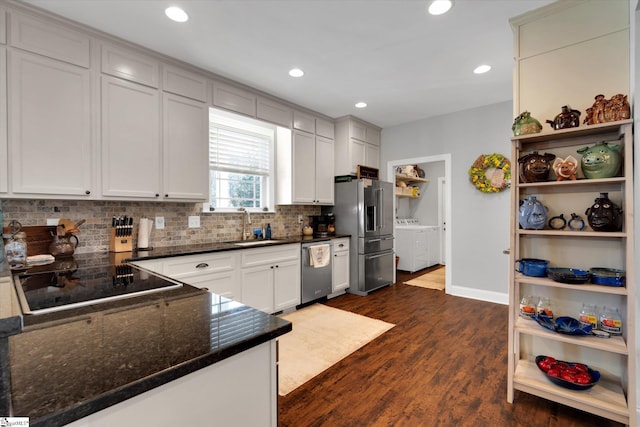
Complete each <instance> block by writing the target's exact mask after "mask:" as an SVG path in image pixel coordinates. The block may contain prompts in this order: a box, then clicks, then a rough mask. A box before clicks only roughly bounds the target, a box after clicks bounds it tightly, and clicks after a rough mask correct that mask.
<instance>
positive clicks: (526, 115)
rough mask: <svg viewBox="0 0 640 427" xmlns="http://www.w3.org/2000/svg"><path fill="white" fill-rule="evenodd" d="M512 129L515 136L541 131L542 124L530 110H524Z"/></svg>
mask: <svg viewBox="0 0 640 427" xmlns="http://www.w3.org/2000/svg"><path fill="white" fill-rule="evenodd" d="M511 130H512V131H513V136H518V135H529V134H532V133H540V131H541V130H542V125H541V124H540V122H539V121H538V120H536V119H535V118H533V117H531V113H530V112H528V111H524V112H523V113H521V114H520V115H519V116H518V117H516V118H515V119H514V121H513V125H512V126H511Z"/></svg>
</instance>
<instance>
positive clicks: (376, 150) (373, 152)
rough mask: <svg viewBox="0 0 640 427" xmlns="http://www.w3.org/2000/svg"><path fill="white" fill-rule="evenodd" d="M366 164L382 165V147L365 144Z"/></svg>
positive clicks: (377, 166) (375, 166) (372, 166)
mask: <svg viewBox="0 0 640 427" xmlns="http://www.w3.org/2000/svg"><path fill="white" fill-rule="evenodd" d="M364 164H365V165H367V166H369V167H371V168H379V167H380V147H378V146H376V145H371V144H365V147H364Z"/></svg>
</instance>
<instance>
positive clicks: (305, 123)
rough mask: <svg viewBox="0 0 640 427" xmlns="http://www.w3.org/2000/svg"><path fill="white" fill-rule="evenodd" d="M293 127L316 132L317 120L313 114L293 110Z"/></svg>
mask: <svg viewBox="0 0 640 427" xmlns="http://www.w3.org/2000/svg"><path fill="white" fill-rule="evenodd" d="M293 128H294V129H298V130H303V131H305V132H309V133H315V132H316V122H315V119H314V118H313V116H312V115H311V114H307V113H303V112H302V111H294V112H293Z"/></svg>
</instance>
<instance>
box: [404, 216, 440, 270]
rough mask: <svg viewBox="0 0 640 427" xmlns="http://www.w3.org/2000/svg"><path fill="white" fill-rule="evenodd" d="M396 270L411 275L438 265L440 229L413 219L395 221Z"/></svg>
mask: <svg viewBox="0 0 640 427" xmlns="http://www.w3.org/2000/svg"><path fill="white" fill-rule="evenodd" d="M395 241H396V255H397V256H399V257H400V260H399V261H398V270H403V271H409V272H411V273H413V272H415V271H418V270H421V269H423V268H427V267H431V266H433V265H436V264H439V263H440V227H439V226H436V225H422V224H420V221H418V220H416V219H413V218H402V219H396V229H395Z"/></svg>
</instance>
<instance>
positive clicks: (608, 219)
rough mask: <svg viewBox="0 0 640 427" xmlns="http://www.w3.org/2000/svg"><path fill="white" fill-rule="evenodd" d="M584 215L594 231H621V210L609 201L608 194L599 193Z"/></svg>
mask: <svg viewBox="0 0 640 427" xmlns="http://www.w3.org/2000/svg"><path fill="white" fill-rule="evenodd" d="M584 213H585V215H587V220H588V221H589V225H590V226H591V228H593V230H594V231H620V230H622V209H620V208H619V207H618V206H617V205H616V204H615V203H613V202H612V201H611V200H609V193H600V196H599V197H598V198H597V199H596V200H595V202H594V203H593V205H592V206H591V207H590V208H587V210H586V211H585V212H584Z"/></svg>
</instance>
